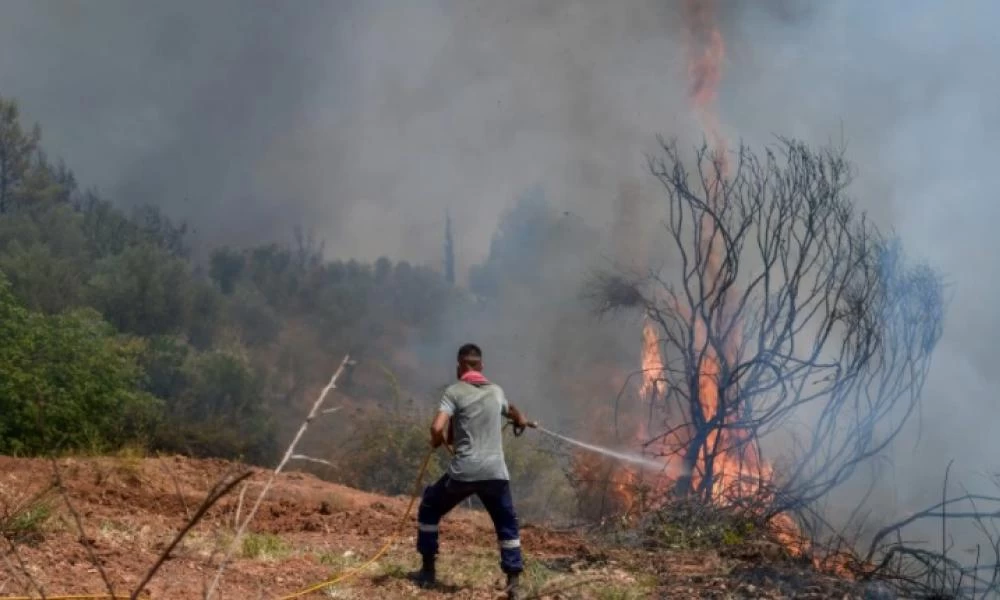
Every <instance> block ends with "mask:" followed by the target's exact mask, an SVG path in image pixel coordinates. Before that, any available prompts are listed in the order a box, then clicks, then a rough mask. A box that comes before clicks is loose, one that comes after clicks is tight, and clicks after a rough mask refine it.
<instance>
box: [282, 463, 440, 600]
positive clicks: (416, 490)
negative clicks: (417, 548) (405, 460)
mask: <svg viewBox="0 0 1000 600" xmlns="http://www.w3.org/2000/svg"><path fill="white" fill-rule="evenodd" d="M433 454H434V450H433V449H431V450H429V451H428V452H427V455H426V456H424V462H423V464H421V465H420V472H419V473H417V480H416V481H415V482H414V484H413V494H411V495H410V503H409V505H407V507H406V511H405V512H403V517H402V518H401V519H400V520H399V523H397V524H396V529H395V530H394V531H393V532H392V533H391V534H389V539H388V540H386V542H385V544H383V545H382V547H381V548H379V551H378V552H376V553H375V555H374V556H372V557H371V558H369V559H368V560H367V561H366V562H365V563H363V564H361V565H358V566H357V567H354V568H353V569H349V570H347V571H344V572H343V573H341V574H340V575H338V576H336V577H334V578H333V579H328V580H326V581H322V582H320V583H317V584H315V585H311V586H309V587H307V588H304V589H302V590H299V591H297V592H295V593H292V594H288V595H287V596H279V597H278V598H276V599H275V600H292V598H301V597H302V596H305V595H307V594H311V593H313V592H318V591H319V590H321V589H323V588H327V587H330V586H331V585H336V584H338V583H340V582H341V581H344V580H345V579H348V578H350V577H352V576H354V575H357V574H358V573H360V572H361V571H363V570H365V569H366V568H368V566H370V565H371V564H373V563H374V562H375V561H377V560H378V559H380V558H382V555H383V554H385V553H386V552H388V551H389V548H390V547H391V546H392V544H393V542H395V541H396V538H397V537H398V536H399V532H400V530H402V529H403V526H404V525H406V519H407V518H409V516H410V511H411V510H413V504H414V503H415V502H416V501H417V498H418V497H420V482H421V481H422V480H423V478H424V474H426V473H427V465H429V464H430V462H431V455H433Z"/></svg>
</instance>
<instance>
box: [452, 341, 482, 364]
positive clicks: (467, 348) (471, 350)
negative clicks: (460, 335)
mask: <svg viewBox="0 0 1000 600" xmlns="http://www.w3.org/2000/svg"><path fill="white" fill-rule="evenodd" d="M466 358H478V359H480V360H482V358H483V351H482V350H480V349H479V346H477V345H475V344H463V345H462V347H461V348H459V349H458V361H459V362H462V360H463V359H466Z"/></svg>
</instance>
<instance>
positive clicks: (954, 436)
mask: <svg viewBox="0 0 1000 600" xmlns="http://www.w3.org/2000/svg"><path fill="white" fill-rule="evenodd" d="M719 6H720V12H719V19H720V23H721V25H722V28H723V33H724V36H725V39H726V42H727V48H728V54H727V59H726V63H725V72H724V75H723V80H722V87H721V89H720V96H719V98H720V100H719V101H720V104H719V113H720V118H721V122H722V123H723V125H724V127H725V130H726V134H727V135H728V136H729V137H730V139H733V140H736V139H740V138H742V139H743V140H745V141H747V142H750V143H752V144H762V143H768V142H770V141H772V140H773V137H772V136H773V135H775V134H779V135H785V136H793V137H798V138H802V139H805V140H807V141H810V142H813V143H817V144H823V143H827V142H830V141H833V142H835V143H837V142H839V141H841V140H843V141H844V142H846V144H847V148H848V152H849V156H850V157H851V158H852V160H853V161H854V162H856V163H857V166H858V171H859V176H858V180H857V183H856V185H855V187H854V193H855V195H856V196H857V199H858V202H859V203H860V204H861V205H862V206H863V207H864V208H866V209H867V210H869V211H871V213H872V215H873V216H874V217H875V218H876V219H877V220H878V221H879V222H880V224H881V225H882V226H884V227H886V228H892V229H895V230H896V231H898V232H899V233H900V235H901V236H902V237H903V239H904V241H905V242H906V244H907V246H908V248H909V250H910V252H911V254H915V255H917V256H922V257H926V258H927V259H929V260H930V261H931V262H932V263H933V264H934V265H935V266H938V267H939V268H941V269H942V270H943V271H944V272H945V273H947V275H948V278H949V283H950V286H951V287H950V307H949V312H948V322H947V326H946V334H945V339H944V340H943V342H942V345H941V347H940V349H939V350H938V353H937V356H936V359H935V364H934V368H933V373H932V376H931V381H930V383H929V386H928V389H927V393H926V396H925V404H924V410H923V415H922V417H923V428H922V430H921V432H920V433H921V436H920V439H919V442H920V443H919V445H918V446H917V449H916V450H915V451H913V444H914V443H915V442H916V431H915V430H914V431H913V432H911V435H910V436H909V438H908V439H907V440H901V441H900V443H899V444H897V446H896V450H897V455H896V456H895V457H894V458H895V465H896V485H897V486H899V488H900V489H899V497H898V498H899V502H900V505H902V506H909V507H916V506H918V505H920V504H922V503H923V502H924V501H925V500H926V499H927V498H928V497H931V496H933V495H935V494H938V493H939V490H938V485H939V482H940V477H941V476H942V474H943V471H944V467H945V464H946V463H947V461H948V460H949V459H951V458H957V459H960V461H961V464H962V471H963V472H964V473H965V474H966V475H967V476H968V477H971V474H972V473H974V472H979V471H988V470H990V469H991V468H992V465H993V462H994V461H993V459H992V457H993V456H995V455H996V451H997V450H1000V437H997V436H995V435H993V434H994V432H995V430H996V428H997V425H998V411H997V410H996V401H995V398H996V395H995V393H994V392H993V390H994V389H995V386H996V383H997V378H998V375H997V369H995V368H991V367H992V362H993V359H994V357H995V353H994V346H995V344H994V338H995V337H996V334H997V333H998V332H1000V318H998V317H996V316H995V315H994V312H995V311H994V310H993V304H994V302H995V299H996V298H997V290H996V286H995V284H994V283H993V276H994V274H995V272H996V271H997V266H996V264H995V261H994V260H993V259H992V257H993V256H995V255H996V254H997V253H998V251H1000V247H998V246H1000V241H998V236H996V235H995V234H994V224H995V223H996V222H997V217H998V216H1000V215H998V213H1000V204H998V203H996V202H995V201H994V199H993V198H992V191H993V190H994V189H997V186H996V185H994V184H995V179H996V178H997V177H998V174H997V173H998V171H997V169H995V168H993V165H992V162H993V159H994V158H995V156H996V152H995V150H994V149H993V148H992V145H991V144H990V141H991V140H992V139H993V138H994V137H995V135H996V134H997V133H998V129H1000V104H998V103H997V102H996V101H995V96H996V92H997V91H998V90H1000V70H998V69H997V68H996V57H997V56H998V51H1000V38H997V36H995V34H994V31H993V24H994V23H996V22H997V17H1000V5H997V4H996V3H995V2H991V1H989V0H967V1H964V2H951V3H940V2H931V1H930V0H886V1H883V2H877V3H873V2H864V1H862V0H839V1H830V2H823V3H814V2H806V1H804V0H798V1H797V0H782V1H776V2H753V3H750V2H735V1H732V0H731V1H726V2H719ZM682 30H683V22H682V19H681V12H680V6H679V3H675V2H667V1H662V0H660V1H653V0H634V1H622V2H601V1H597V0H592V1H574V0H559V1H555V2H545V3H537V2H527V1H525V0H512V1H507V2H489V1H487V0H465V1H462V2H457V1H439V2H420V3H417V2H388V1H384V0H367V1H364V2H361V1H353V2H351V1H343V2H312V1H308V0H297V1H296V2H287V3H276V2H263V1H260V2H258V1H253V2H251V1H249V0H238V1H221V0H219V1H215V2H199V1H187V0H185V1H181V0H175V1H172V2H125V1H114V0H104V1H102V2H83V1H71V0H62V1H58V2H56V1H52V2H49V1H42V0H7V1H6V2H3V3H2V4H0V85H2V89H0V93H3V94H4V95H6V96H12V97H15V98H17V99H19V100H21V101H22V104H23V108H24V111H25V112H26V114H27V115H28V116H29V117H30V118H32V119H37V120H38V121H40V122H41V123H42V124H43V126H44V128H45V133H46V139H47V147H48V148H49V149H50V150H51V152H52V153H53V154H56V155H58V156H61V157H63V158H65V159H66V160H67V162H68V163H69V165H70V166H71V167H72V168H74V169H75V170H76V171H77V173H78V175H79V176H80V179H81V180H82V181H84V182H85V183H87V184H93V185H97V186H99V187H100V188H101V189H102V190H103V191H104V192H105V193H106V194H107V195H108V196H110V197H111V198H113V199H114V200H115V201H117V202H120V203H122V204H129V203H139V202H152V203H156V204H159V205H161V206H164V207H166V208H167V209H168V211H169V212H170V213H172V214H175V215H178V216H180V217H187V218H190V219H192V220H194V221H196V222H197V223H198V226H199V229H200V237H201V239H203V240H211V241H213V242H214V241H221V242H235V243H248V242H257V241H261V240H270V239H276V238H277V239H286V238H287V237H288V235H289V233H290V231H291V229H292V227H293V226H295V225H299V224H302V225H305V226H306V227H307V228H311V229H313V230H314V231H315V232H316V234H317V235H319V236H321V237H323V238H325V239H326V240H327V248H328V251H329V252H330V253H331V254H332V255H336V256H341V257H345V256H357V257H361V258H372V257H375V256H378V255H382V254H385V255H388V256H390V257H393V258H405V259H409V260H411V261H416V262H433V263H437V262H438V261H439V260H440V256H441V244H442V232H443V218H444V213H445V209H446V208H450V210H451V214H452V216H453V218H454V220H455V224H456V235H455V237H456V245H457V248H458V250H459V253H458V258H459V265H458V267H459V269H460V272H463V273H464V271H465V270H466V269H467V268H468V267H469V266H470V265H472V264H475V263H478V262H480V261H481V260H482V258H483V257H484V256H486V254H487V252H488V249H489V239H490V235H491V234H492V232H493V230H494V227H495V225H496V223H497V219H498V217H499V215H501V214H502V213H503V212H504V211H505V210H506V209H507V208H509V207H510V206H511V205H512V203H513V202H514V199H515V198H516V197H517V195H518V194H519V193H521V192H522V191H523V190H525V189H527V188H529V187H530V186H533V185H536V184H537V185H541V186H543V188H544V189H545V191H546V196H547V198H548V199H549V200H551V201H552V202H553V203H555V204H556V205H557V206H558V207H559V208H560V209H561V210H566V211H570V212H572V213H573V214H577V215H580V216H582V217H583V218H584V219H585V220H586V221H587V222H588V223H590V224H592V225H594V226H595V227H598V228H599V229H600V230H601V231H605V232H606V231H607V229H608V226H609V225H610V223H612V221H613V219H614V217H615V214H614V212H615V207H616V204H615V198H616V196H617V194H618V186H619V185H620V184H621V182H622V181H623V180H625V179H627V178H629V177H640V178H641V179H640V181H641V183H642V186H643V188H644V193H646V194H647V195H652V196H651V197H653V198H654V199H655V193H656V192H655V190H656V184H655V183H654V182H652V181H651V180H650V178H649V177H648V176H645V175H644V171H645V162H644V159H643V154H644V152H648V151H650V150H651V149H653V148H654V144H655V140H654V139H653V136H654V134H655V133H664V134H667V135H674V136H678V137H679V138H680V139H681V140H682V142H685V143H691V144H693V143H695V142H697V141H698V139H699V135H700V133H699V131H698V129H697V126H696V122H695V121H694V119H693V116H692V114H691V111H690V108H689V105H688V102H687V100H686V97H685V95H686V86H687V82H686V73H685V66H684V55H683V46H682V43H681V35H680V34H681V32H682ZM566 260H567V262H572V261H573V260H574V257H572V256H568V257H566ZM968 477H967V478H966V479H967V480H968Z"/></svg>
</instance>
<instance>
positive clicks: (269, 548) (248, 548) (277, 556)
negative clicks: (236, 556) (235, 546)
mask: <svg viewBox="0 0 1000 600" xmlns="http://www.w3.org/2000/svg"><path fill="white" fill-rule="evenodd" d="M291 553H292V548H291V547H290V546H289V545H288V544H286V543H285V542H284V541H283V540H282V539H281V538H280V537H278V536H276V535H274V534H273V533H253V532H250V533H247V534H246V535H245V536H243V541H242V543H241V546H240V556H242V557H243V558H248V559H251V560H267V561H273V560H281V559H283V558H286V557H288V556H289V555H290V554H291Z"/></svg>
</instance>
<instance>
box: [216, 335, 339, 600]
mask: <svg viewBox="0 0 1000 600" xmlns="http://www.w3.org/2000/svg"><path fill="white" fill-rule="evenodd" d="M349 364H351V357H350V355H345V356H344V360H342V361H340V366H339V367H337V371H336V372H335V373H334V374H333V377H331V378H330V383H328V384H326V387H325V388H323V391H322V392H320V395H319V398H317V399H316V402H315V403H314V404H313V406H312V410H310V411H309V414H308V415H307V416H306V420H305V421H303V422H302V426H301V427H299V431H298V433H296V434H295V437H294V438H293V439H292V443H291V444H289V445H288V449H287V450H285V456H284V457H282V459H281V462H280V463H278V466H277V467H276V468H275V469H274V471H272V472H271V476H270V477H269V478H268V480H267V483H265V484H264V489H262V490H261V492H260V495H259V496H257V500H256V501H255V502H254V505H253V507H252V508H251V509H250V512H249V513H247V517H246V519H244V520H243V523H242V524H240V526H239V529H237V530H236V535H235V536H233V541H232V542H231V543H230V544H229V548H227V549H226V553H225V555H223V557H222V561H221V562H220V563H219V569H218V570H217V571H216V572H215V577H213V578H212V583H211V585H209V586H208V591H207V592H206V593H205V600H211V598H212V594H214V593H215V589H216V588H217V587H218V585H219V581H220V580H221V579H222V574H223V573H224V572H225V570H226V566H228V564H229V560H230V558H231V557H232V555H233V552H234V551H235V550H236V547H237V546H238V545H239V543H240V542H241V541H242V539H243V533H244V532H245V531H246V528H247V526H248V525H249V524H250V521H252V520H253V518H254V516H255V515H256V514H257V510H258V509H259V508H260V505H261V502H263V501H264V496H266V495H267V492H268V491H270V489H271V485H272V484H274V480H275V478H277V477H278V474H279V473H281V471H282V469H284V468H285V465H286V464H288V461H289V460H291V459H292V456H293V455H294V454H295V446H296V445H298V443H299V440H300V439H302V436H303V434H305V432H306V429H307V428H308V427H309V423H311V422H312V420H313V419H314V418H316V416H317V415H319V414H320V409H321V408H322V407H323V402H324V401H325V400H326V395H327V394H328V393H330V390H332V389H334V388H336V387H337V379H338V378H339V377H340V375H341V374H342V373H343V372H344V369H346V368H347V366H348V365H349Z"/></svg>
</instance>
